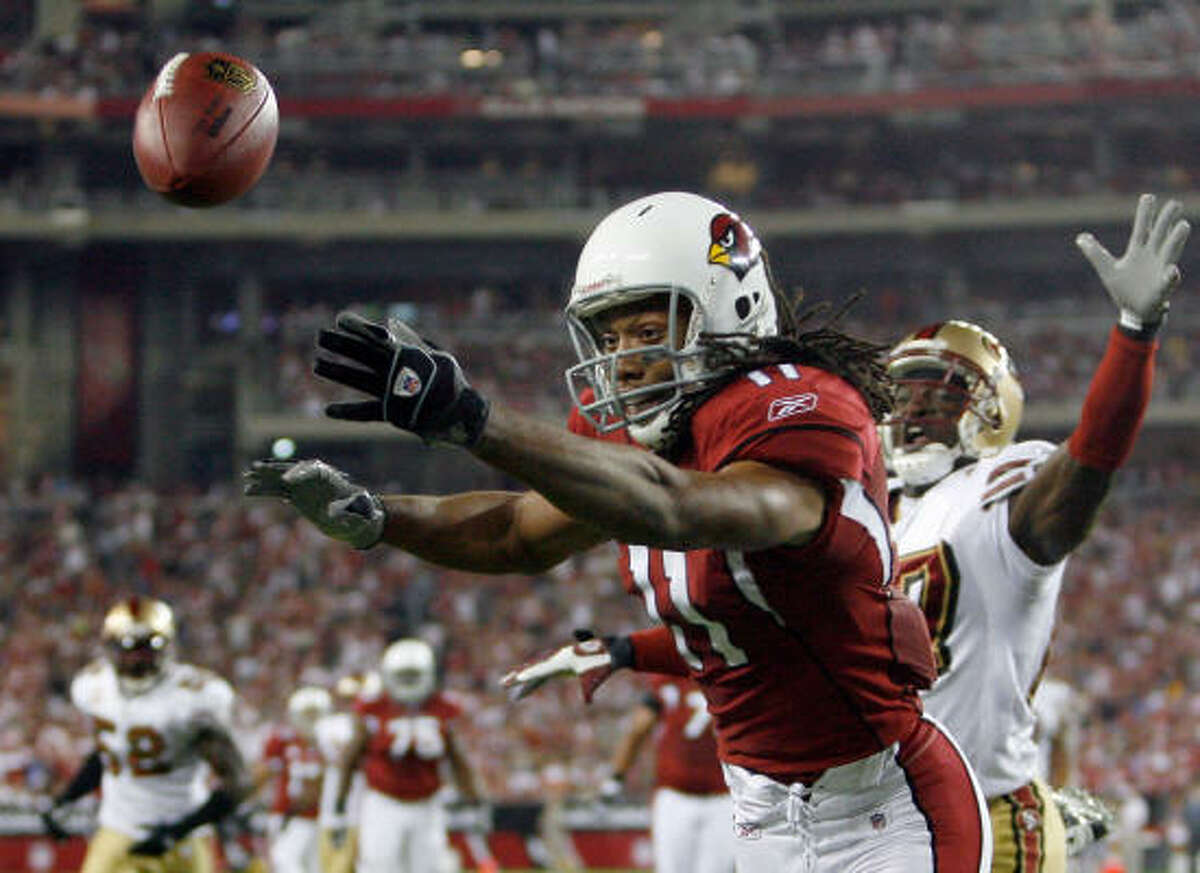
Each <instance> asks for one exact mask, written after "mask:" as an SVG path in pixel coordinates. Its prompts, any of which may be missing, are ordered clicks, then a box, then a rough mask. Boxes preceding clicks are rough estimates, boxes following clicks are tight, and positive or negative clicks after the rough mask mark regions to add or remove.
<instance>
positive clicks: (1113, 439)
mask: <svg viewBox="0 0 1200 873" xmlns="http://www.w3.org/2000/svg"><path fill="white" fill-rule="evenodd" d="M1157 348H1158V343H1157V342H1154V341H1146V340H1142V339H1135V338H1133V337H1130V336H1129V335H1128V333H1127V332H1126V328H1125V327H1124V326H1118V327H1114V328H1113V329H1112V332H1111V333H1110V334H1109V337H1108V348H1107V349H1106V350H1105V352H1104V357H1103V359H1101V361H1100V366H1099V367H1097V368H1096V374H1095V375H1094V376H1093V377H1092V384H1091V386H1090V387H1089V388H1088V393H1087V397H1086V398H1085V399H1084V401H1083V409H1082V411H1081V412H1080V414H1079V425H1078V426H1077V427H1076V428H1075V431H1074V433H1072V434H1071V436H1070V438H1069V439H1068V440H1067V451H1068V452H1070V454H1071V457H1072V458H1074V459H1075V460H1076V461H1078V462H1079V463H1080V464H1082V465H1084V466H1085V467H1092V468H1094V469H1097V470H1103V471H1105V472H1109V473H1111V472H1112V471H1114V470H1116V469H1117V468H1118V467H1120V466H1121V465H1122V464H1124V463H1125V461H1126V459H1127V458H1128V457H1129V454H1130V452H1132V451H1133V443H1134V441H1135V440H1136V439H1137V435H1138V431H1139V430H1140V429H1141V426H1142V418H1143V416H1144V415H1145V413H1146V406H1147V405H1148V404H1149V402H1150V393H1151V390H1152V389H1153V385H1154V353H1155V350H1156V349H1157Z"/></svg>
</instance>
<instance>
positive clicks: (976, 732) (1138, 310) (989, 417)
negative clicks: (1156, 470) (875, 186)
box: [882, 194, 1190, 873]
mask: <svg viewBox="0 0 1200 873" xmlns="http://www.w3.org/2000/svg"><path fill="white" fill-rule="evenodd" d="M1182 212H1183V208H1182V206H1181V205H1180V204H1179V203H1178V202H1177V201H1175V200H1170V201H1168V202H1167V203H1166V204H1164V205H1163V207H1162V208H1161V210H1160V209H1159V208H1158V202H1157V200H1156V198H1155V197H1153V196H1152V195H1148V194H1147V195H1143V196H1142V197H1141V198H1140V199H1139V200H1138V204H1137V210H1136V213H1135V216H1134V221H1133V230H1132V233H1131V235H1130V238H1129V244H1128V247H1127V248H1126V250H1125V253H1124V254H1123V255H1122V256H1121V257H1120V258H1119V259H1117V258H1114V257H1113V256H1112V255H1110V254H1109V253H1108V251H1107V250H1106V249H1105V248H1104V247H1103V246H1101V245H1100V243H1098V242H1097V241H1096V240H1095V239H1094V238H1093V237H1092V236H1091V235H1090V234H1080V236H1079V237H1078V239H1077V241H1076V242H1077V244H1078V246H1079V248H1080V249H1081V250H1082V251H1083V253H1084V255H1085V256H1086V257H1087V259H1088V260H1089V261H1090V262H1091V264H1092V266H1093V267H1094V268H1095V270H1096V272H1097V273H1098V274H1099V277H1100V280H1101V282H1102V284H1103V285H1104V287H1105V288H1106V290H1107V291H1108V294H1109V296H1110V297H1111V298H1112V300H1113V302H1114V303H1116V305H1117V307H1118V309H1119V310H1120V313H1119V321H1118V323H1117V324H1116V325H1114V327H1113V328H1112V330H1111V332H1110V334H1109V338H1108V348H1107V350H1106V352H1105V354H1104V357H1103V359H1102V360H1101V362H1100V365H1099V367H1098V368H1097V370H1096V374H1095V376H1094V377H1093V379H1092V384H1091V387H1090V389H1089V391H1088V394H1087V397H1086V399H1085V400H1084V403H1083V410H1082V412H1081V414H1080V419H1079V423H1078V425H1077V426H1076V428H1075V430H1074V432H1073V433H1072V434H1071V436H1070V438H1069V439H1068V440H1067V441H1066V442H1064V443H1063V444H1062V445H1060V446H1057V447H1056V446H1053V445H1051V444H1050V443H1047V442H1043V441H1039V440H1027V441H1020V442H1014V441H1013V440H1014V436H1015V434H1016V431H1017V428H1018V426H1019V424H1020V418H1021V409H1022V405H1023V393H1022V390H1021V386H1020V384H1019V383H1018V382H1017V378H1016V370H1015V368H1014V366H1013V363H1012V361H1011V359H1010V358H1009V355H1008V352H1007V351H1006V350H1005V349H1004V347H1003V346H1001V345H1000V343H999V342H998V341H997V340H996V338H995V337H994V336H992V335H991V334H990V333H988V332H987V331H985V330H983V329H982V328H980V327H978V326H976V325H973V324H969V323H967V322H961V321H946V322H940V323H937V324H932V325H929V326H927V327H924V328H921V329H920V330H918V331H916V332H914V333H912V334H910V335H909V336H908V337H906V338H905V339H904V340H902V341H901V342H900V343H899V344H898V345H897V346H896V347H895V348H894V349H893V350H892V352H891V354H890V355H889V358H888V370H889V373H890V374H891V376H892V378H893V380H894V381H895V383H896V391H897V403H896V408H895V412H894V414H893V415H892V416H891V417H890V418H889V419H888V420H887V421H885V423H884V425H883V427H882V431H883V438H884V446H885V448H886V450H887V451H888V455H889V463H890V467H891V469H892V470H893V472H894V473H895V474H896V475H897V476H899V478H900V479H901V480H903V490H902V492H901V493H900V495H899V496H898V499H897V500H896V501H895V502H894V506H893V522H894V525H895V528H894V530H895V537H896V541H897V543H898V546H899V550H900V582H901V585H902V586H903V587H904V588H905V590H906V591H907V592H908V594H909V595H910V596H911V597H912V598H913V599H914V600H916V601H917V602H918V603H919V604H920V605H921V607H922V609H923V610H924V612H925V615H926V618H927V620H928V622H929V629H930V634H931V636H932V638H933V643H934V649H935V652H936V655H937V661H938V672H939V677H938V680H937V682H936V683H935V684H934V686H933V688H932V689H931V690H930V691H928V692H926V694H925V705H926V709H927V711H928V712H929V713H930V714H931V715H933V716H934V717H935V718H937V719H939V720H940V721H941V722H942V723H943V724H945V725H946V726H947V727H948V728H949V729H950V731H951V733H953V735H954V736H955V737H956V738H957V739H958V741H959V743H961V744H962V746H963V749H964V750H965V751H966V753H967V757H968V758H969V759H970V760H971V763H972V765H973V766H974V767H975V772H976V775H977V776H978V777H979V780H980V783H981V785H982V787H983V790H984V794H985V795H986V796H987V798H988V803H989V807H990V810H991V818H992V829H993V833H994V838H995V859H994V861H993V864H992V869H993V871H995V873H1017V871H1027V870H1039V871H1045V873H1061V871H1064V870H1065V869H1066V851H1067V846H1066V838H1065V835H1064V830H1063V822H1062V819H1061V817H1060V816H1059V811H1058V808H1057V806H1056V804H1055V803H1054V802H1053V800H1052V797H1051V794H1050V791H1049V789H1048V788H1047V786H1046V784H1045V783H1044V782H1043V781H1042V780H1041V779H1040V778H1038V770H1039V759H1038V748H1037V744H1036V742H1035V738H1034V728H1035V717H1034V710H1033V704H1032V699H1033V696H1034V692H1035V690H1036V689H1037V685H1038V681H1039V679H1040V677H1041V675H1042V671H1043V669H1044V667H1045V664H1046V661H1047V659H1048V657H1049V652H1050V641H1051V634H1052V631H1053V627H1054V616H1055V609H1056V604H1057V600H1058V594H1059V589H1060V587H1061V584H1062V577H1063V570H1064V567H1065V563H1066V559H1067V557H1068V556H1069V555H1070V554H1071V552H1072V551H1074V550H1075V549H1076V548H1077V547H1078V546H1079V545H1080V544H1081V543H1082V542H1083V541H1084V539H1085V538H1086V536H1087V533H1088V531H1089V530H1090V529H1091V526H1092V523H1093V521H1094V520H1095V517H1096V513H1097V512H1098V511H1099V508H1100V504H1101V502H1102V501H1103V500H1104V497H1105V495H1106V494H1107V493H1108V490H1109V485H1110V483H1111V481H1112V477H1113V474H1114V473H1115V471H1116V470H1117V468H1119V467H1120V466H1121V465H1122V464H1123V463H1124V462H1125V459H1126V458H1127V457H1128V456H1129V453H1130V451H1131V450H1132V448H1133V443H1134V440H1135V438H1136V436H1137V433H1138V431H1139V429H1140V427H1141V422H1142V416H1143V413H1144V411H1145V408H1146V405H1147V404H1148V403H1149V401H1150V392H1151V386H1152V383H1153V371H1154V355H1155V350H1156V348H1157V346H1158V342H1157V339H1156V336H1157V333H1158V330H1159V327H1160V326H1161V324H1162V322H1163V319H1164V317H1165V315H1166V310H1167V305H1168V300H1169V296H1170V294H1171V292H1172V291H1173V290H1174V288H1175V287H1176V285H1177V284H1178V283H1179V278H1180V274H1179V269H1178V267H1177V266H1176V262H1177V261H1178V259H1179V256H1180V254H1181V252H1182V250H1183V246H1184V243H1185V242H1186V240H1187V237H1188V233H1189V229H1190V228H1189V225H1188V223H1187V222H1186V221H1184V220H1183V219H1182Z"/></svg>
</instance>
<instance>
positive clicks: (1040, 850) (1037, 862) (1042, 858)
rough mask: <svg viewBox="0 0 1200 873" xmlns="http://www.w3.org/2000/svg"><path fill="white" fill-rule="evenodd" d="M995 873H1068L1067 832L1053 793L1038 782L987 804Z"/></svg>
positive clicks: (993, 799)
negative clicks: (990, 818) (990, 823)
mask: <svg viewBox="0 0 1200 873" xmlns="http://www.w3.org/2000/svg"><path fill="white" fill-rule="evenodd" d="M988 810H989V812H990V813H991V817H992V840H993V852H992V873H1066V869H1067V832H1066V828H1065V827H1064V826H1063V820H1062V816H1060V815H1059V814H1058V806H1057V804H1055V802H1054V798H1053V797H1051V796H1050V789H1049V788H1047V787H1046V785H1045V784H1044V783H1042V782H1041V781H1040V780H1037V779H1035V780H1034V781H1033V782H1031V783H1030V784H1028V785H1023V786H1022V787H1020V788H1018V789H1017V790H1016V791H1011V792H1009V793H1008V794H1002V795H1000V796H999V797H993V798H991V799H990V800H989V801H988Z"/></svg>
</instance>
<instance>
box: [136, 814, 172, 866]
mask: <svg viewBox="0 0 1200 873" xmlns="http://www.w3.org/2000/svg"><path fill="white" fill-rule="evenodd" d="M182 837H183V834H181V833H179V830H178V828H177V827H176V826H175V825H173V824H169V823H168V824H157V825H155V826H154V827H152V828H151V829H150V833H149V834H148V835H147V836H146V837H145V838H144V839H141V840H139V841H138V842H136V843H134V844H133V845H132V846H130V847H129V854H131V855H148V856H150V857H152V858H157V857H159V856H160V855H165V854H166V853H167V852H169V851H170V850H171V847H172V846H174V845H175V844H176V843H178V842H179V840H180V839H181V838H182Z"/></svg>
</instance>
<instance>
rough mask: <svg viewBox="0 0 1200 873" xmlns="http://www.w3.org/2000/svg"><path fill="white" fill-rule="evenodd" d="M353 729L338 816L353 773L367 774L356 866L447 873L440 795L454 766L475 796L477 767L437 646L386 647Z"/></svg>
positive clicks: (375, 871)
mask: <svg viewBox="0 0 1200 873" xmlns="http://www.w3.org/2000/svg"><path fill="white" fill-rule="evenodd" d="M355 713H356V716H357V718H356V720H355V725H354V734H353V736H352V738H351V740H350V743H349V745H348V746H347V749H346V753H345V755H344V756H343V758H342V764H341V768H340V772H339V774H338V783H337V785H338V791H337V796H336V800H335V802H334V809H335V813H336V814H337V815H344V814H345V811H346V799H347V797H348V795H349V792H350V786H351V781H352V777H353V773H354V771H355V770H356V769H358V768H359V767H361V768H362V771H363V774H364V776H365V780H366V787H365V789H364V790H363V794H362V799H361V802H360V805H359V822H358V861H357V865H356V869H357V870H358V873H389V871H395V870H403V871H405V873H442V870H443V868H444V865H445V863H446V858H447V852H448V850H449V839H448V836H447V831H446V814H445V810H444V808H443V806H442V802H441V799H440V798H438V797H436V796H435V795H437V794H438V792H439V789H441V787H442V773H441V771H442V768H443V766H449V768H450V771H451V773H452V775H453V779H454V783H455V785H456V787H457V788H458V791H459V794H460V796H461V797H462V798H463V799H464V800H466V801H468V802H477V801H478V799H479V791H478V789H477V788H476V784H475V774H474V771H473V770H472V768H471V766H470V764H469V763H468V761H467V758H466V757H465V756H464V755H463V753H462V751H461V750H460V749H459V747H458V743H457V741H456V740H455V738H454V731H453V727H452V724H453V722H454V720H455V719H456V718H457V717H458V716H459V715H461V709H460V707H459V706H458V704H457V703H455V702H454V701H452V700H451V699H450V698H448V697H447V696H446V695H444V694H442V693H440V692H439V691H438V690H437V665H436V662H435V658H434V654H433V649H432V648H431V647H430V645H429V644H428V643H427V642H425V641H424V640H419V639H402V640H397V641H395V642H394V643H392V644H391V645H389V646H388V647H387V649H385V650H384V653H383V657H382V658H381V659H380V662H379V670H378V673H377V674H370V675H369V676H368V681H367V682H365V683H364V686H363V689H362V692H361V694H360V695H359V698H358V701H357V703H356V704H355Z"/></svg>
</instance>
